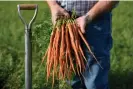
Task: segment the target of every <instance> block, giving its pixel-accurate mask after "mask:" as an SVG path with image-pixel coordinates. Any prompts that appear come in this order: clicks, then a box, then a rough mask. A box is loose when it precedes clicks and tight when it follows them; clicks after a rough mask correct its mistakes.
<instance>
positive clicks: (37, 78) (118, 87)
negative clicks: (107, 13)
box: [0, 1, 133, 89]
mask: <svg viewBox="0 0 133 89" xmlns="http://www.w3.org/2000/svg"><path fill="white" fill-rule="evenodd" d="M20 3H37V4H38V5H39V11H38V16H37V18H36V21H35V23H34V24H33V29H32V32H33V35H32V38H33V40H32V42H33V47H32V49H33V81H32V84H33V89H51V80H50V81H49V83H46V78H45V77H46V72H45V65H42V66H41V67H40V62H41V58H42V55H43V54H44V53H45V50H46V48H47V45H48V42H49V37H50V32H51V28H50V27H51V20H50V11H49V9H48V6H47V4H46V3H45V2H31V1H28V2H24V1H23V2H22V1H21V2H0V89H24V25H23V24H22V22H21V20H20V19H19V17H18V13H17V4H20ZM132 4H133V2H120V4H119V6H118V7H117V8H116V9H115V10H114V11H113V24H112V25H113V33H112V35H113V39H114V42H113V49H112V50H111V54H112V55H111V71H110V75H109V79H110V80H109V82H110V87H111V89H133V82H132V80H133V76H132V75H133V65H132V63H133V60H132V59H133V53H132V52H133V47H132V45H133V30H132V29H133V28H132V25H133V24H132V20H133V10H132V9H131V8H132ZM22 14H23V16H24V17H25V18H26V20H27V21H29V20H30V18H31V17H32V16H33V11H29V12H27V11H23V12H22ZM63 87H64V88H63ZM59 88H60V89H70V88H69V86H66V85H65V84H64V83H63V82H61V83H60V84H58V81H56V84H55V87H54V89H59Z"/></svg>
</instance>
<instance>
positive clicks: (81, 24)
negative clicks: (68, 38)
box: [76, 15, 91, 33]
mask: <svg viewBox="0 0 133 89" xmlns="http://www.w3.org/2000/svg"><path fill="white" fill-rule="evenodd" d="M90 21H91V19H90V18H89V16H88V15H83V16H81V17H79V18H77V19H76V22H77V24H78V25H79V27H80V29H81V31H82V33H85V27H86V24H87V23H89V22H90Z"/></svg>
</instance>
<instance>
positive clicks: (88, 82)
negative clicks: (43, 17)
mask: <svg viewBox="0 0 133 89" xmlns="http://www.w3.org/2000/svg"><path fill="white" fill-rule="evenodd" d="M47 3H48V5H49V7H50V10H51V15H52V22H53V24H55V23H56V20H57V19H58V18H60V17H62V16H63V17H64V18H69V17H70V13H71V12H72V10H73V9H75V11H76V14H77V17H78V18H77V19H76V22H77V24H78V25H79V26H80V28H81V31H82V33H84V35H85V37H86V39H87V41H88V43H89V45H90V46H91V48H92V51H93V52H94V55H95V56H96V58H97V59H98V61H99V63H100V65H101V66H102V68H101V67H100V65H99V64H98V63H97V62H95V60H94V59H93V57H91V55H90V54H89V53H88V51H87V49H86V48H85V47H84V52H85V54H86V57H87V60H88V63H89V67H88V66H87V67H86V71H85V72H84V73H83V75H84V78H83V81H81V79H80V78H79V77H78V76H75V77H74V79H73V80H72V82H71V83H70V84H71V85H72V88H73V89H109V84H108V72H109V69H110V49H111V48H112V37H111V21H112V15H111V11H112V9H113V8H114V7H115V6H116V4H117V3H118V2H116V1H100V0H99V1H91V0H90V1H89V0H86V1H85V0H80V1H79V0H77V1H76V0H72V1H70V0H57V1H47ZM89 70H90V71H89Z"/></svg>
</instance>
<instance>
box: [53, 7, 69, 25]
mask: <svg viewBox="0 0 133 89" xmlns="http://www.w3.org/2000/svg"><path fill="white" fill-rule="evenodd" d="M51 15H52V22H53V24H54V25H55V23H56V21H57V20H58V19H59V18H69V17H70V15H69V13H68V12H67V11H66V10H65V9H63V8H62V7H60V6H59V5H55V6H52V8H51Z"/></svg>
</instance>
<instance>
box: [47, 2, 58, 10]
mask: <svg viewBox="0 0 133 89" xmlns="http://www.w3.org/2000/svg"><path fill="white" fill-rule="evenodd" d="M47 3H48V5H49V8H50V9H54V8H55V6H56V7H57V6H58V7H59V5H58V4H57V2H56V0H53V1H49V0H47Z"/></svg>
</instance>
